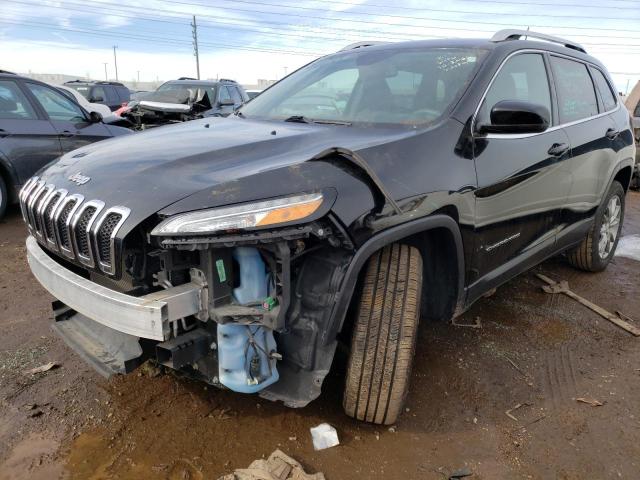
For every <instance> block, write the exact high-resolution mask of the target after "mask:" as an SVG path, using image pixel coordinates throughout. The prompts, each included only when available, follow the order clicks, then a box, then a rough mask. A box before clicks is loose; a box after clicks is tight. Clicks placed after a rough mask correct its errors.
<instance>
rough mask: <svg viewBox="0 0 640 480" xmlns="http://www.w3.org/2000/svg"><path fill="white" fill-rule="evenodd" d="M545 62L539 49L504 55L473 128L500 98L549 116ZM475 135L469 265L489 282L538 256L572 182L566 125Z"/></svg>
mask: <svg viewBox="0 0 640 480" xmlns="http://www.w3.org/2000/svg"><path fill="white" fill-rule="evenodd" d="M548 70H549V65H548V62H547V61H546V59H545V56H544V54H542V53H520V54H516V55H514V56H512V57H511V58H509V59H507V60H506V61H505V62H504V64H503V65H502V67H501V68H500V71H499V72H498V73H497V75H496V76H495V77H494V80H493V82H492V84H491V86H490V87H489V89H488V90H487V93H486V95H485V98H484V100H483V103H482V105H481V107H480V109H479V111H478V113H477V115H476V130H477V127H478V126H479V125H482V124H484V123H490V118H489V115H490V112H491V109H492V108H493V106H494V105H495V104H496V103H498V102H500V101H502V100H518V101H524V102H529V103H533V104H536V105H540V106H543V107H545V108H546V109H547V110H548V111H549V112H550V115H551V118H554V116H553V110H554V106H553V101H552V99H553V91H552V90H551V88H550V81H549V75H548ZM475 136H476V138H475V142H474V150H475V163H476V171H477V179H478V185H477V187H478V188H477V190H476V191H475V202H476V216H475V233H476V235H475V238H476V246H475V255H474V263H475V265H474V266H473V268H474V269H475V270H476V273H477V275H478V277H479V278H482V277H483V276H484V277H486V278H485V282H484V283H485V285H483V287H482V288H485V287H487V285H486V282H488V283H489V284H492V285H489V287H490V286H495V284H499V283H501V281H504V280H505V279H506V277H509V276H511V275H513V274H515V273H517V272H515V273H514V270H517V268H520V267H522V266H523V265H525V264H526V259H527V258H529V262H530V263H531V262H533V264H535V263H537V262H536V260H535V259H536V258H539V256H540V255H542V254H543V252H545V251H548V250H550V249H552V248H553V247H554V243H555V232H556V229H557V227H558V225H559V222H560V212H561V210H562V207H563V205H564V202H565V200H566V198H567V195H568V192H569V188H570V186H571V175H570V172H569V171H568V169H567V165H566V161H567V159H568V158H569V150H570V145H569V139H568V138H567V135H566V134H565V132H564V131H563V130H562V129H561V128H554V127H553V125H551V127H550V128H549V129H548V130H547V131H545V132H542V133H533V134H485V135H480V134H476V135H475ZM522 268H524V267H522ZM509 272H510V273H509ZM482 288H480V289H482ZM470 294H471V295H472V296H473V292H470Z"/></svg>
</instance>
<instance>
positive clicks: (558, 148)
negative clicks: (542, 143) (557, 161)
mask: <svg viewBox="0 0 640 480" xmlns="http://www.w3.org/2000/svg"><path fill="white" fill-rule="evenodd" d="M568 151H569V145H567V144H566V143H554V144H553V145H551V148H550V149H549V150H548V151H547V153H548V154H549V155H551V156H553V157H561V156H562V155H564V154H565V153H567V152H568Z"/></svg>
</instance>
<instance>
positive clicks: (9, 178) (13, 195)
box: [0, 152, 18, 204]
mask: <svg viewBox="0 0 640 480" xmlns="http://www.w3.org/2000/svg"><path fill="white" fill-rule="evenodd" d="M0 177H2V179H3V180H4V184H5V186H6V187H7V195H9V203H10V204H11V203H15V202H16V201H17V200H18V193H17V191H16V188H15V187H16V186H18V176H17V174H16V172H15V169H14V168H13V166H12V165H11V164H10V163H9V162H8V161H7V160H6V158H5V157H4V155H3V154H2V152H0Z"/></svg>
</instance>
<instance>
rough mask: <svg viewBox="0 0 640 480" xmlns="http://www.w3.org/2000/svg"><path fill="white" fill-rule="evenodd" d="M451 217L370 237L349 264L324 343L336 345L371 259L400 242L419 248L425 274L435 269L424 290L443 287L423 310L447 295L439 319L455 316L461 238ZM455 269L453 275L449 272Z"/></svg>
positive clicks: (433, 217) (460, 274) (461, 264)
mask: <svg viewBox="0 0 640 480" xmlns="http://www.w3.org/2000/svg"><path fill="white" fill-rule="evenodd" d="M453 210H455V208H454V209H453ZM448 213H450V212H449V211H448V210H446V209H445V210H442V211H441V213H436V214H433V215H430V216H427V217H423V218H420V219H416V220H412V221H410V222H406V223H402V224H400V225H396V226H394V227H391V228H388V229H386V230H383V231H382V232H380V233H378V234H376V235H374V236H373V237H371V238H370V239H369V240H367V241H366V242H365V243H364V244H363V245H362V246H361V247H360V248H359V249H358V251H357V252H356V254H355V255H354V257H353V259H352V260H351V263H350V264H349V267H348V269H347V272H346V274H345V277H344V279H343V281H342V286H341V289H340V295H339V298H338V300H337V301H336V303H335V306H334V308H333V310H332V312H331V317H330V320H329V328H328V329H327V336H326V338H325V339H324V340H325V343H328V342H331V341H333V340H334V339H335V337H336V335H337V334H338V332H340V331H341V330H342V327H343V325H344V321H345V318H346V314H347V311H348V310H349V306H350V304H351V300H352V298H353V294H354V292H355V289H356V285H357V284H358V279H359V278H360V274H361V272H362V271H363V268H364V267H365V265H366V264H367V261H368V260H369V258H370V257H371V255H373V254H374V253H375V252H377V251H378V250H380V249H381V248H383V247H385V246H387V245H390V244H391V243H395V242H398V241H402V242H404V243H408V244H411V245H414V246H416V247H418V248H419V249H420V253H421V254H422V257H423V266H424V267H425V272H426V269H432V270H430V271H429V273H428V274H427V275H426V276H427V278H425V279H423V289H427V288H429V287H430V286H431V287H433V285H434V284H435V283H438V282H440V284H441V285H439V286H437V287H433V288H434V289H435V290H434V291H435V292H436V294H435V295H429V296H428V298H427V302H426V303H423V307H427V308H428V307H429V306H433V305H435V304H436V303H435V302H437V301H438V297H439V295H442V294H444V295H445V296H446V298H447V301H446V302H443V303H442V304H440V307H439V308H438V309H437V311H436V314H437V315H436V316H440V317H442V316H447V315H453V313H454V311H455V310H456V309H459V308H461V306H462V304H463V300H464V252H463V244H462V235H461V233H460V228H459V226H458V223H457V221H456V219H455V218H454V217H453V216H451V215H450V214H448ZM431 248H433V249H434V250H436V249H438V248H441V249H442V250H443V251H438V252H437V254H436V255H434V254H433V250H431ZM452 256H455V257H454V259H453V258H451V257H452ZM452 265H453V266H454V269H453V273H452V272H451V268H450V267H451V266H452ZM441 275H444V276H445V277H446V280H447V281H446V282H442V281H441V280H442V278H441V277H440V276H441ZM425 280H426V281H425ZM451 287H453V288H451ZM447 290H448V291H447Z"/></svg>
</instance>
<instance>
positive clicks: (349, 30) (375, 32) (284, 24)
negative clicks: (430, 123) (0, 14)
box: [5, 0, 640, 39]
mask: <svg viewBox="0 0 640 480" xmlns="http://www.w3.org/2000/svg"><path fill="white" fill-rule="evenodd" d="M5 1H11V2H14V3H22V2H19V1H17V0H5ZM159 1H169V0H159ZM170 2H171V3H172V4H174V3H180V4H185V5H191V6H199V7H206V6H207V5H204V4H198V3H187V2H177V1H173V0H170ZM66 3H67V4H69V3H70V2H66ZM86 3H93V4H96V5H100V6H101V7H92V8H104V9H105V10H110V11H113V10H112V9H109V8H106V7H103V6H105V5H106V6H109V5H111V4H110V3H104V2H100V1H96V0H87V2H86ZM86 3H84V4H81V6H82V7H83V8H86ZM76 5H78V4H76ZM123 7H124V8H128V9H133V10H135V12H131V10H128V11H129V12H131V13H136V15H138V13H137V12H138V11H139V10H140V9H139V8H138V7H135V6H130V5H122V6H120V7H119V8H123ZM224 8H225V9H227V10H233V8H231V7H224ZM236 10H240V11H242V12H255V13H261V12H259V11H256V10H247V9H236ZM119 11H120V10H119ZM156 11H158V12H163V13H166V14H168V16H169V17H170V18H180V15H184V16H186V15H187V13H181V12H175V11H172V10H164V9H156ZM262 13H266V14H271V15H284V16H296V17H299V16H301V15H292V14H287V13H281V12H262ZM112 15H115V14H112ZM176 15H177V16H176ZM198 17H200V20H201V21H202V17H206V18H213V19H224V20H230V19H229V18H228V17H219V16H216V15H210V14H198ZM302 17H304V18H310V19H318V18H325V19H328V20H331V21H336V20H339V21H345V22H354V20H348V19H337V18H326V17H316V16H308V15H306V16H302ZM182 18H184V17H182ZM149 20H150V21H153V20H152V19H149ZM238 20H239V21H250V20H244V19H238ZM425 20H437V19H432V18H430V19H425ZM437 21H441V22H448V23H452V22H455V23H456V25H458V24H465V23H467V24H481V25H501V26H509V27H512V28H513V27H514V24H513V23H504V22H502V23H500V22H483V21H471V20H462V21H460V20H437ZM210 23H224V22H220V21H219V20H218V21H217V22H212V21H210ZM361 23H369V24H371V23H373V24H375V25H387V26H391V27H394V26H401V27H404V26H407V27H412V28H419V29H430V30H434V29H435V30H446V31H451V30H459V31H468V32H480V33H494V32H495V29H490V30H483V29H479V28H464V27H458V26H446V27H443V26H435V25H407V24H396V23H390V22H387V23H384V24H382V23H376V22H367V21H361ZM227 24H229V23H227ZM231 24H233V25H237V23H236V24H234V23H231ZM260 24H261V25H262V24H270V25H278V26H281V27H289V28H291V27H296V28H297V27H300V28H312V29H316V30H317V29H319V27H317V26H313V25H308V24H302V25H295V24H293V25H292V24H291V23H290V22H289V23H288V22H274V21H268V20H264V19H260ZM529 26H532V27H536V28H550V29H554V31H557V30H566V29H572V30H589V31H603V32H604V31H612V32H629V33H637V31H636V30H624V29H613V28H598V27H575V26H553V25H539V24H531V23H529ZM331 30H336V31H340V32H345V33H348V34H350V35H351V36H360V35H355V34H354V32H357V33H358V34H359V33H364V34H368V35H371V34H373V35H377V36H379V35H380V33H382V34H384V35H387V36H388V35H393V36H395V37H401V36H402V37H404V38H407V37H406V36H407V35H410V34H407V33H402V32H400V33H398V32H389V31H383V32H381V31H380V30H371V29H368V30H367V29H354V28H341V27H336V26H332V27H331ZM323 33H328V32H326V31H325V32H323ZM570 35H571V34H570ZM573 35H576V36H578V35H579V36H581V37H588V38H621V39H628V38H629V37H628V36H626V37H625V36H621V37H610V36H609V35H602V36H597V35H590V34H580V33H573ZM429 36H432V37H435V38H450V37H451V35H446V36H437V35H433V34H430V35H429ZM378 38H380V37H378ZM413 38H415V36H414V37H413ZM635 39H640V38H637V37H635Z"/></svg>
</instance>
